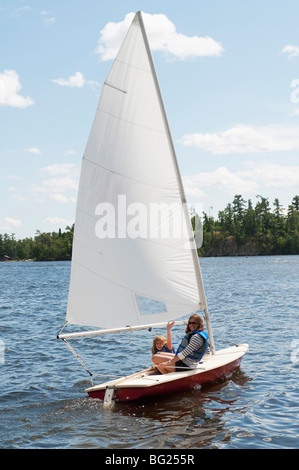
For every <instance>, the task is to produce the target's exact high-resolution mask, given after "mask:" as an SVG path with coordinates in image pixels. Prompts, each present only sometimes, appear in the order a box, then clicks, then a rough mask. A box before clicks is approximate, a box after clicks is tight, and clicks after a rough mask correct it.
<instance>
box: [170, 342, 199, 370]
mask: <svg viewBox="0 0 299 470" xmlns="http://www.w3.org/2000/svg"><path fill="white" fill-rule="evenodd" d="M203 344H204V339H203V337H202V336H201V335H192V337H191V339H190V342H189V344H188V345H187V346H186V347H185V349H184V350H183V351H181V352H180V353H178V355H177V357H178V358H179V359H180V360H181V361H183V362H184V363H185V364H186V365H187V366H188V367H190V368H191V369H196V368H197V367H198V365H199V362H198V361H194V359H190V358H189V357H187V356H189V355H191V356H192V354H193V352H194V351H196V350H197V349H199V348H200V347H201V346H203Z"/></svg>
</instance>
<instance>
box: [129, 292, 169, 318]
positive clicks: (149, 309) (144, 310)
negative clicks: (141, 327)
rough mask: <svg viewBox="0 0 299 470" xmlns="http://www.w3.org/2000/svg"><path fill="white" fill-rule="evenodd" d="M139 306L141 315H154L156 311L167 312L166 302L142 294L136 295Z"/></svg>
mask: <svg viewBox="0 0 299 470" xmlns="http://www.w3.org/2000/svg"><path fill="white" fill-rule="evenodd" d="M135 297H136V302H137V306H138V309H139V312H140V313H141V315H153V314H154V313H166V312H167V307H166V304H165V302H161V301H160V300H156V299H150V298H148V297H143V296H142V295H138V294H136V295H135Z"/></svg>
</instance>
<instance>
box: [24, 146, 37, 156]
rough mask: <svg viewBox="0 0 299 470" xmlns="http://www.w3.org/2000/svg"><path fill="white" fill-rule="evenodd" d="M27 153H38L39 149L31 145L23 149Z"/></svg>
mask: <svg viewBox="0 0 299 470" xmlns="http://www.w3.org/2000/svg"><path fill="white" fill-rule="evenodd" d="M25 152H27V153H34V154H35V155H40V150H39V149H38V148H37V147H31V148H29V149H25Z"/></svg>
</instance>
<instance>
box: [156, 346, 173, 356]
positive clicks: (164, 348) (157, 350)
mask: <svg viewBox="0 0 299 470" xmlns="http://www.w3.org/2000/svg"><path fill="white" fill-rule="evenodd" d="M159 352H167V353H173V354H174V349H168V347H167V346H163V348H162V349H160V350H159V349H155V353H154V354H157V353H159Z"/></svg>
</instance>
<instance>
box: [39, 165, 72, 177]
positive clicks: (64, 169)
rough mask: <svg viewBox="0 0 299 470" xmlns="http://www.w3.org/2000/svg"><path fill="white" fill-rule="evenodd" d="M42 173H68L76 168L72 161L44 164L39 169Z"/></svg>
mask: <svg viewBox="0 0 299 470" xmlns="http://www.w3.org/2000/svg"><path fill="white" fill-rule="evenodd" d="M40 171H41V172H43V173H48V174H50V175H62V174H68V173H70V172H73V171H77V170H76V166H75V165H74V163H57V164H54V165H49V166H46V167H45V168H42V169H41V170H40Z"/></svg>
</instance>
